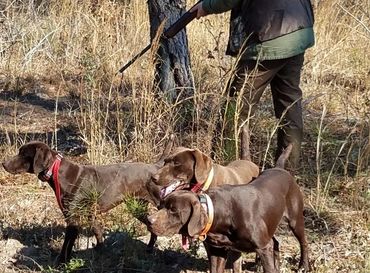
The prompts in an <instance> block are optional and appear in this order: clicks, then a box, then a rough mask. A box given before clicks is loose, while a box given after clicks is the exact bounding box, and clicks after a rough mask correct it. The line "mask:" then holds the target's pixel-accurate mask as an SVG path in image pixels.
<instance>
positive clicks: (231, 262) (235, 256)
mask: <svg viewBox="0 0 370 273" xmlns="http://www.w3.org/2000/svg"><path fill="white" fill-rule="evenodd" d="M229 268H232V272H233V273H241V272H242V258H241V253H240V252H238V251H232V250H231V251H229V252H228V255H227V261H226V269H229Z"/></svg>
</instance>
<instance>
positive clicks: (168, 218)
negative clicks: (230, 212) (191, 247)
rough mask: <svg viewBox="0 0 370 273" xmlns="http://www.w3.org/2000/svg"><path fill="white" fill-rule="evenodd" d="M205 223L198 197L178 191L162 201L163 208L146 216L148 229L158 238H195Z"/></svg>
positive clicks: (204, 214)
mask: <svg viewBox="0 0 370 273" xmlns="http://www.w3.org/2000/svg"><path fill="white" fill-rule="evenodd" d="M206 221H207V216H206V212H205V211H204V209H203V208H202V206H201V204H200V202H199V199H198V196H197V195H196V194H195V193H192V192H190V191H184V190H179V191H175V192H173V193H171V194H170V195H168V196H167V197H166V198H165V199H164V200H163V208H161V209H160V210H159V211H157V212H156V213H154V214H152V215H150V216H148V229H149V230H150V231H151V232H153V233H154V234H156V235H158V236H172V235H174V234H178V233H179V234H183V235H187V236H189V237H197V235H199V234H200V233H201V231H202V230H203V228H204V226H205V224H206Z"/></svg>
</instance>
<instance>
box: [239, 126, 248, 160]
mask: <svg viewBox="0 0 370 273" xmlns="http://www.w3.org/2000/svg"><path fill="white" fill-rule="evenodd" d="M249 141H250V139H249V131H248V126H247V125H246V124H244V125H243V128H242V135H241V140H240V142H241V143H240V144H241V145H240V146H241V151H240V152H241V154H240V158H241V159H242V160H249V161H250V160H251V151H250V149H249Z"/></svg>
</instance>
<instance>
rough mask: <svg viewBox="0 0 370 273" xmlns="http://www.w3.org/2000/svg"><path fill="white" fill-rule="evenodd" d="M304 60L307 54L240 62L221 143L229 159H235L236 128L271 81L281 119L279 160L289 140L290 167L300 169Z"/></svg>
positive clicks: (230, 88) (231, 83)
mask: <svg viewBox="0 0 370 273" xmlns="http://www.w3.org/2000/svg"><path fill="white" fill-rule="evenodd" d="M303 61H304V54H299V55H296V56H294V57H290V58H286V59H280V60H265V61H256V60H240V61H239V62H238V64H237V66H236V69H235V76H234V77H233V78H231V79H230V81H229V83H228V86H227V90H228V94H229V98H228V100H227V101H228V103H226V104H225V107H224V108H223V127H222V128H223V130H222V138H221V139H222V141H221V142H222V146H223V148H222V150H223V152H224V153H225V154H224V157H226V158H227V159H228V160H231V159H233V158H235V155H236V152H235V151H236V147H237V145H236V144H235V143H236V142H235V139H236V135H237V134H236V133H235V128H238V124H239V125H240V122H243V121H245V120H247V119H248V118H249V117H250V116H251V115H252V114H253V112H254V111H255V108H256V105H257V103H258V102H259V100H260V98H261V96H262V94H263V92H264V90H265V89H266V87H267V85H268V84H270V87H271V92H272V99H273V104H274V111H275V116H276V118H278V119H279V120H280V126H279V128H278V131H277V149H276V152H275V160H276V159H277V158H278V157H279V155H280V154H281V152H282V151H283V150H284V148H285V147H286V146H287V145H288V144H289V143H293V150H292V153H291V155H290V157H289V162H290V168H292V169H297V168H299V158H300V150H301V142H302V136H303V119H302V91H301V89H300V88H299V84H300V78H301V69H302V66H303ZM238 108H239V109H240V110H238ZM235 115H236V116H237V118H235ZM236 120H237V121H236Z"/></svg>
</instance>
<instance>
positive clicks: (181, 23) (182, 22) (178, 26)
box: [118, 0, 202, 73]
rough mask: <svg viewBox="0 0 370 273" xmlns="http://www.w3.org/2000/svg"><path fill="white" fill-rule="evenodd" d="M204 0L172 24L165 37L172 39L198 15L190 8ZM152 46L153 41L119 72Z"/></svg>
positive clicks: (121, 69) (165, 32)
mask: <svg viewBox="0 0 370 273" xmlns="http://www.w3.org/2000/svg"><path fill="white" fill-rule="evenodd" d="M201 1H202V0H200V1H198V2H197V3H196V4H195V5H194V6H192V7H191V8H190V9H189V10H188V11H187V12H186V13H184V14H183V15H182V16H181V17H180V18H179V19H178V20H177V21H176V22H175V23H174V24H173V25H171V26H170V27H169V28H168V29H167V30H165V31H164V33H163V38H164V39H170V38H172V37H173V36H175V35H176V34H177V33H178V32H179V31H180V30H182V29H183V28H184V27H186V25H187V24H189V23H190V22H191V21H192V20H193V19H194V18H195V17H196V16H197V11H193V12H190V10H191V9H192V8H193V7H195V6H196V5H197V4H198V3H200V2H201ZM151 47H152V43H150V44H148V45H147V46H146V47H145V48H144V49H143V50H141V51H140V52H139V53H138V54H136V55H135V56H134V57H133V58H132V59H131V60H130V61H129V62H128V63H126V64H125V65H124V66H122V67H121V68H120V70H118V72H119V73H122V72H123V71H125V70H126V69H127V68H128V67H129V66H130V65H132V64H133V63H134V62H135V61H136V60H137V59H139V58H140V57H141V56H143V55H144V54H145V53H146V52H147V51H148V50H149V49H150V48H151Z"/></svg>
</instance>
